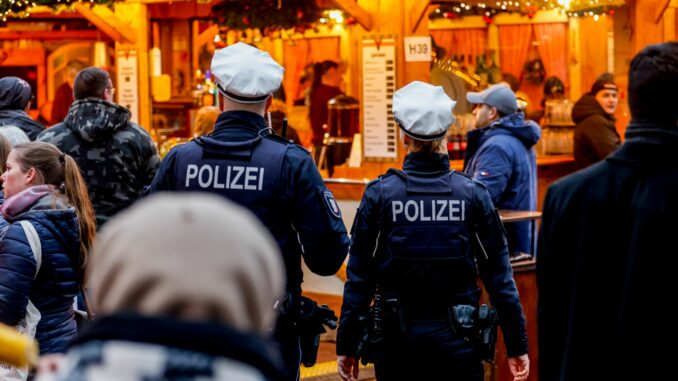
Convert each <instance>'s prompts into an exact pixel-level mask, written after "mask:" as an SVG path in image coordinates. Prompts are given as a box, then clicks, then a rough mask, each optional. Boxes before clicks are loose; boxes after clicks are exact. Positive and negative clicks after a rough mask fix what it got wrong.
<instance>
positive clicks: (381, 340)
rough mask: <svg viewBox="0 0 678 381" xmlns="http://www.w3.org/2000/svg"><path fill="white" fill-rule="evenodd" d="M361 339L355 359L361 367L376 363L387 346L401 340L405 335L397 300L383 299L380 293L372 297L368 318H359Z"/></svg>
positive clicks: (401, 311)
mask: <svg viewBox="0 0 678 381" xmlns="http://www.w3.org/2000/svg"><path fill="white" fill-rule="evenodd" d="M360 324H361V326H362V332H363V333H362V337H361V340H360V343H359V344H358V349H357V351H356V357H358V358H360V362H361V363H362V364H363V365H367V364H368V363H374V362H377V361H378V360H379V359H380V358H381V357H382V356H383V354H384V353H385V352H386V349H387V346H388V345H391V344H393V343H395V342H397V341H398V340H400V339H402V338H403V336H404V334H405V319H404V316H403V309H402V306H401V305H400V303H399V302H398V299H397V298H385V297H384V296H383V295H381V293H379V292H378V293H377V294H376V295H375V297H374V304H373V305H372V307H370V311H369V316H367V317H361V318H360Z"/></svg>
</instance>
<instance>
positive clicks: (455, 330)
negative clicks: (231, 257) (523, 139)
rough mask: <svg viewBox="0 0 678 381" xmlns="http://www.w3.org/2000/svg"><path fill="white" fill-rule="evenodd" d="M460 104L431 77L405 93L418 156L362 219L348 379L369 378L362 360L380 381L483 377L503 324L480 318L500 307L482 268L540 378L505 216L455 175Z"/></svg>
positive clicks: (351, 273) (523, 356) (354, 251)
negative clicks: (450, 147)
mask: <svg viewBox="0 0 678 381" xmlns="http://www.w3.org/2000/svg"><path fill="white" fill-rule="evenodd" d="M454 105H455V102H454V101H453V100H451V99H450V98H448V97H447V95H445V92H444V91H443V88H442V87H435V86H432V85H429V84H426V83H422V82H412V83H410V84H408V85H407V86H405V87H403V88H402V89H400V90H398V91H397V92H396V93H395V95H394V97H393V114H394V117H395V119H396V121H397V123H398V126H399V127H400V130H401V140H402V142H403V145H404V146H405V149H406V151H407V156H405V162H404V163H403V170H402V171H401V170H395V169H391V170H389V171H388V172H387V173H386V174H385V175H383V176H381V177H379V178H378V179H377V180H374V181H372V182H371V183H370V184H369V185H368V186H367V189H366V190H365V193H364V195H363V199H362V202H361V204H360V208H359V210H358V214H357V216H356V218H355V222H354V225H353V230H352V236H351V252H350V254H351V255H350V256H349V262H348V271H347V274H348V279H347V281H346V285H345V288H344V302H343V306H342V308H341V319H340V324H339V330H338V333H337V354H338V355H339V358H338V365H339V374H340V376H341V377H342V379H343V380H352V379H356V378H357V377H358V361H359V359H361V358H362V360H363V361H367V362H374V363H375V372H376V376H377V380H380V381H383V380H425V379H441V378H444V379H451V380H478V381H480V380H482V379H483V366H482V362H481V359H482V358H485V357H486V356H487V353H485V352H490V353H491V355H492V356H493V355H494V351H493V350H492V349H491V348H489V347H488V346H487V345H486V346H482V345H480V343H479V339H478V336H477V332H478V330H480V329H481V328H482V327H483V324H486V325H487V326H490V327H491V325H492V324H491V319H478V318H477V317H478V316H483V317H485V316H487V317H491V315H492V314H491V312H492V311H495V310H493V309H491V308H487V307H488V306H483V307H481V306H479V298H480V288H479V287H478V285H477V283H476V277H477V274H480V276H481V278H482V281H483V283H484V285H485V288H486V289H487V290H488V292H489V293H490V298H491V301H492V304H493V305H494V306H495V307H496V313H497V315H498V316H499V321H500V322H501V326H502V330H503V332H504V338H505V343H506V348H507V350H508V354H509V356H510V359H509V363H510V365H511V371H512V372H513V375H514V379H515V380H524V379H526V378H527V376H528V374H529V360H528V357H527V336H526V333H525V320H524V317H523V310H522V307H521V305H520V301H519V299H518V292H517V290H516V285H515V283H514V281H513V276H512V272H511V265H510V263H509V256H508V250H507V246H506V237H505V236H504V231H503V229H502V226H501V223H500V221H499V217H498V215H497V213H496V212H495V209H494V207H493V206H492V202H491V201H490V195H489V193H488V192H487V190H486V189H485V187H484V186H482V185H481V184H480V183H479V182H477V181H474V180H473V179H471V178H469V177H468V176H466V175H464V174H462V173H459V172H456V171H453V170H450V162H449V157H448V155H447V148H446V147H447V145H446V136H445V135H446V132H447V129H448V127H449V126H450V125H451V124H452V123H454V116H453V115H452V109H453V107H454ZM371 303H374V304H373V307H372V309H371V310H370V304H371ZM479 311H485V312H487V313H484V312H483V313H481V312H479ZM366 317H368V319H367V321H366V320H365V318H366ZM474 322H475V323H474ZM365 327H369V329H367V330H366V329H365ZM366 331H367V332H369V335H365V332H366ZM487 332H490V333H491V330H489V331H487ZM366 338H367V339H366Z"/></svg>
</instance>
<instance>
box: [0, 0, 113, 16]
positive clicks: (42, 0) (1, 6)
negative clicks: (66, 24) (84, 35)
mask: <svg viewBox="0 0 678 381" xmlns="http://www.w3.org/2000/svg"><path fill="white" fill-rule="evenodd" d="M118 1H121V0H0V18H1V19H2V21H7V16H12V15H16V16H27V15H29V14H30V12H31V9H32V8H33V7H38V6H43V7H48V8H51V9H52V10H55V11H60V10H64V9H67V8H68V7H69V6H70V5H71V4H75V3H84V4H92V5H108V6H111V5H113V3H116V2H118Z"/></svg>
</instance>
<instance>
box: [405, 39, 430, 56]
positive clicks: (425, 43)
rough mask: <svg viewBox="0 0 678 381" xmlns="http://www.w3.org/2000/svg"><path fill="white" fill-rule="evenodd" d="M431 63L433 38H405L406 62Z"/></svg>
mask: <svg viewBox="0 0 678 381" xmlns="http://www.w3.org/2000/svg"><path fill="white" fill-rule="evenodd" d="M426 61H431V37H429V36H410V37H405V62H426Z"/></svg>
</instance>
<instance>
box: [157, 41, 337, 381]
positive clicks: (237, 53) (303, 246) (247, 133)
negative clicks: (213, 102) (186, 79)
mask: <svg viewBox="0 0 678 381" xmlns="http://www.w3.org/2000/svg"><path fill="white" fill-rule="evenodd" d="M283 70H284V69H283V68H282V67H281V66H280V65H278V64H277V63H276V62H275V61H274V60H273V59H272V58H271V57H270V56H269V54H268V53H266V52H263V51H261V50H258V49H256V48H254V47H252V46H249V45H246V44H243V43H238V44H235V45H232V46H229V47H226V48H224V49H221V50H218V51H217V52H216V53H215V55H214V58H213V59H212V74H213V76H214V78H215V80H216V83H217V87H218V89H219V104H220V105H221V109H222V111H223V113H222V114H221V115H220V116H219V118H218V119H217V122H216V125H215V128H214V132H213V133H212V134H210V135H208V136H206V137H202V138H199V139H196V140H193V141H191V142H190V143H187V144H184V145H181V146H177V147H175V148H174V149H173V150H171V151H170V152H169V153H168V154H167V156H166V157H165V159H164V160H163V162H162V165H161V167H160V169H159V170H158V173H157V175H156V177H155V179H154V180H153V183H152V184H151V187H150V190H149V191H150V192H151V193H152V192H155V191H163V190H176V191H199V192H211V193H216V194H219V195H222V196H224V197H227V198H229V199H231V200H233V201H235V202H237V203H239V204H242V205H244V206H246V207H248V208H249V209H250V210H251V211H253V212H254V213H255V214H256V215H257V216H258V217H259V218H260V219H261V221H263V223H264V225H266V226H267V227H268V228H269V229H270V231H271V233H272V234H273V236H274V237H275V239H276V240H277V242H278V244H279V245H280V248H281V251H282V253H283V256H284V261H285V265H286V269H287V293H288V298H286V299H285V303H283V304H285V306H284V308H282V310H283V311H285V310H287V311H293V310H294V311H296V310H298V308H299V305H298V304H299V303H300V302H299V297H300V295H301V282H302V271H301V255H302V254H303V257H304V260H305V262H306V265H307V266H308V268H309V269H310V270H311V271H313V272H314V273H316V274H320V275H331V274H334V273H335V272H336V271H337V270H338V269H339V267H340V266H341V264H342V263H343V261H344V259H345V257H346V254H347V252H348V237H347V234H346V228H345V227H344V224H343V222H342V219H341V214H340V212H339V208H338V207H337V203H336V201H335V199H334V197H333V196H332V193H331V192H330V191H328V190H327V189H326V188H325V186H324V184H323V181H322V178H321V177H320V174H319V173H318V170H317V168H316V167H315V165H314V163H313V160H312V159H311V156H310V155H309V154H308V152H306V150H304V149H303V148H301V147H299V146H297V145H295V144H290V143H289V142H288V141H287V140H285V139H282V138H280V137H277V136H275V135H273V134H272V133H271V129H270V126H267V124H266V122H265V121H264V117H263V116H264V113H265V111H266V110H267V109H268V108H269V107H270V105H271V102H272V99H273V98H272V95H271V94H272V93H273V92H274V91H275V90H276V89H278V88H279V87H280V83H281V80H282V75H283ZM271 308H273V306H271ZM297 323H298V322H296V321H294V319H290V318H285V317H284V316H283V317H281V319H279V320H278V324H277V327H276V331H275V332H274V338H275V339H276V341H278V342H279V343H280V346H281V352H282V355H283V360H284V362H285V364H284V365H285V371H286V379H288V380H296V379H297V378H298V373H299V362H300V355H301V354H300V349H299V335H298V331H297V328H295V327H296V325H297Z"/></svg>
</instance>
